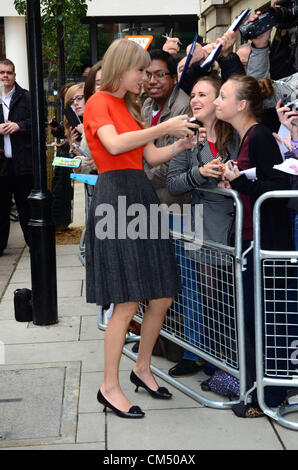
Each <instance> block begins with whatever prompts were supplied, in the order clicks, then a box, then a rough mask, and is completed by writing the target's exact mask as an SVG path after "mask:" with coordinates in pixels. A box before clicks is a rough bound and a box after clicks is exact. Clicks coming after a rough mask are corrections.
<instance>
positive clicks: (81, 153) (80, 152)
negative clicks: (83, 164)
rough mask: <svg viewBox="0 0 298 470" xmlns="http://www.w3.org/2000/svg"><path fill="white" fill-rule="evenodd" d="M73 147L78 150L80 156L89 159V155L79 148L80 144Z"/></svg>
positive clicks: (74, 144)
mask: <svg viewBox="0 0 298 470" xmlns="http://www.w3.org/2000/svg"><path fill="white" fill-rule="evenodd" d="M72 146H73V147H74V148H75V149H76V151H77V152H79V154H80V155H82V156H83V157H87V155H86V154H85V153H84V152H83V150H82V149H81V147H79V145H78V144H76V143H73V144H72Z"/></svg>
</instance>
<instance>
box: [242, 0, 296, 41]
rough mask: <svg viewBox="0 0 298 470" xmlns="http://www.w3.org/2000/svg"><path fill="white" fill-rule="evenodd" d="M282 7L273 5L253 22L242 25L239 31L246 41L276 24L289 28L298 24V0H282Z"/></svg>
mask: <svg viewBox="0 0 298 470" xmlns="http://www.w3.org/2000/svg"><path fill="white" fill-rule="evenodd" d="M278 4H279V5H281V6H280V7H271V8H269V10H268V11H267V12H266V13H263V14H262V15H260V16H259V18H258V19H257V20H255V21H253V22H252V23H248V24H245V25H242V26H240V28H239V31H240V33H241V36H242V38H243V39H244V40H245V41H248V40H249V39H254V38H256V37H258V36H260V35H261V34H263V33H265V31H268V29H271V28H272V27H273V26H275V25H277V24H278V25H279V26H280V28H281V29H289V28H291V27H292V26H297V25H298V0H280V1H279V2H278Z"/></svg>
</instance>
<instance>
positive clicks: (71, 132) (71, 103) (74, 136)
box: [64, 83, 85, 151]
mask: <svg viewBox="0 0 298 470" xmlns="http://www.w3.org/2000/svg"><path fill="white" fill-rule="evenodd" d="M84 86H85V84H84V83H77V84H76V85H73V86H71V87H70V88H69V89H68V90H67V92H66V94H65V98H64V106H65V108H66V109H67V108H71V109H72V110H73V111H74V113H75V114H76V115H77V117H78V119H79V121H80V123H79V124H77V125H76V126H71V125H70V123H69V121H68V119H67V117H66V116H64V126H65V134H66V136H67V138H68V140H69V144H70V150H71V151H72V150H73V148H72V143H73V142H75V143H77V144H79V142H80V140H81V137H82V133H83V131H84V126H83V114H84V110H85V97H84Z"/></svg>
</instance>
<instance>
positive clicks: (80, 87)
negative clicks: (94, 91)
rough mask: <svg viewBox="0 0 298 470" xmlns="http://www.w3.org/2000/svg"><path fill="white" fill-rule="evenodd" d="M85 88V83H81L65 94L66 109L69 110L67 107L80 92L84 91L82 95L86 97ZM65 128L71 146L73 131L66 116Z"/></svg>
mask: <svg viewBox="0 0 298 470" xmlns="http://www.w3.org/2000/svg"><path fill="white" fill-rule="evenodd" d="M84 86H85V83H84V82H80V83H76V84H75V85H72V86H71V87H69V88H68V90H67V92H66V93H65V96H64V107H65V108H67V106H69V104H70V101H71V100H72V98H73V96H74V94H75V93H76V92H77V91H78V90H82V95H84ZM64 128H65V134H66V137H67V138H68V140H69V143H70V144H71V129H70V125H69V123H68V120H67V119H66V117H65V116H64Z"/></svg>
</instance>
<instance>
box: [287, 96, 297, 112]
mask: <svg viewBox="0 0 298 470" xmlns="http://www.w3.org/2000/svg"><path fill="white" fill-rule="evenodd" d="M285 106H287V107H288V108H290V110H291V111H295V113H298V99H296V100H294V101H291V102H290V103H286V104H285Z"/></svg>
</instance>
